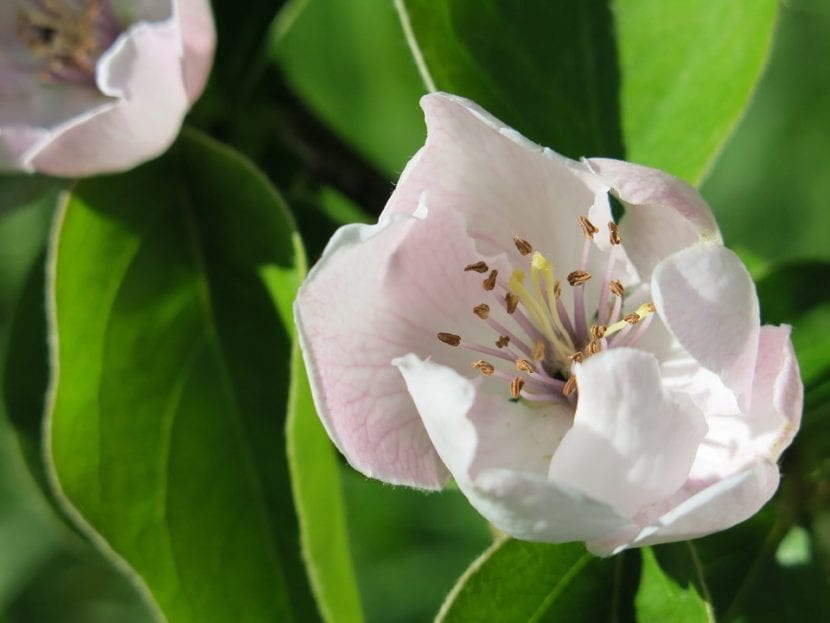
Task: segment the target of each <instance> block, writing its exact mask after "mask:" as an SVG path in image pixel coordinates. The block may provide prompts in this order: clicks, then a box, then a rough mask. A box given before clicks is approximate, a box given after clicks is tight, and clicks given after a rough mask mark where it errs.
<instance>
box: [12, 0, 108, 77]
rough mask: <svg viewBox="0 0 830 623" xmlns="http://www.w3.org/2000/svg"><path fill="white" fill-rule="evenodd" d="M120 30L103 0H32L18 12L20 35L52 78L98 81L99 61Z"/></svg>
mask: <svg viewBox="0 0 830 623" xmlns="http://www.w3.org/2000/svg"><path fill="white" fill-rule="evenodd" d="M119 31H120V28H119V26H118V23H117V21H116V19H115V16H114V15H113V13H112V10H111V9H110V7H109V4H108V3H107V2H105V1H102V0H80V2H78V3H73V2H66V1H62V0H31V2H30V3H29V8H28V9H27V10H22V11H20V12H19V13H18V15H17V25H16V33H17V36H18V38H19V39H20V41H22V42H23V44H24V45H25V46H26V48H28V50H29V52H30V53H31V55H32V57H33V58H34V59H35V62H36V67H37V72H38V74H39V75H40V77H41V78H42V79H44V80H45V81H48V82H77V83H86V84H94V82H95V65H96V63H97V62H98V59H99V58H100V57H101V55H102V54H103V53H104V51H105V50H106V49H107V48H109V47H110V45H112V42H113V41H114V40H115V38H116V37H117V36H118V33H119Z"/></svg>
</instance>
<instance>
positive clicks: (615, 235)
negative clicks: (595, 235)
mask: <svg viewBox="0 0 830 623" xmlns="http://www.w3.org/2000/svg"><path fill="white" fill-rule="evenodd" d="M608 234H609V236H608V238H609V240H610V241H611V244H622V240H621V239H620V233H619V232H618V231H617V224H616V223H615V222H614V221H608Z"/></svg>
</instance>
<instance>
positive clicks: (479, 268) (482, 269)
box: [464, 262, 490, 275]
mask: <svg viewBox="0 0 830 623" xmlns="http://www.w3.org/2000/svg"><path fill="white" fill-rule="evenodd" d="M471 270H472V271H475V272H477V273H481V274H482V275H483V274H484V273H486V272H487V271H488V270H490V267H489V266H487V264H486V263H485V262H476V263H475V264H467V265H466V266H465V267H464V272H469V271H471Z"/></svg>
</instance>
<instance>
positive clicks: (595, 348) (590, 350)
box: [583, 340, 602, 357]
mask: <svg viewBox="0 0 830 623" xmlns="http://www.w3.org/2000/svg"><path fill="white" fill-rule="evenodd" d="M601 350H602V342H600V341H599V340H591V341H590V342H588V345H587V346H586V347H585V349H584V350H583V352H584V353H585V357H591V356H592V355H596V354H597V353H598V352H599V351H601Z"/></svg>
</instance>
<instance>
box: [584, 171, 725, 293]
mask: <svg viewBox="0 0 830 623" xmlns="http://www.w3.org/2000/svg"><path fill="white" fill-rule="evenodd" d="M587 162H588V164H589V166H590V167H591V169H592V170H593V171H595V172H596V174H597V175H599V176H600V177H601V178H602V179H604V180H605V181H606V182H607V183H608V185H609V186H610V187H611V188H612V189H613V191H614V194H615V195H616V196H617V197H618V198H619V199H620V201H621V202H622V203H623V205H624V206H625V208H626V213H625V216H624V217H623V219H622V221H621V223H620V235H621V236H622V239H623V244H624V245H625V249H626V252H627V253H628V256H629V258H630V259H631V261H632V262H633V263H634V265H635V267H636V268H637V270H638V271H639V273H640V277H641V278H642V280H643V281H648V280H649V278H650V277H651V271H652V270H653V269H654V267H655V266H656V265H657V264H658V263H659V262H660V261H661V260H662V259H664V258H666V257H668V256H669V255H671V254H672V253H675V252H676V251H679V250H681V249H684V248H685V247H688V246H690V245H692V244H695V243H697V242H699V241H700V240H707V241H714V242H720V241H721V236H720V230H719V229H718V225H717V222H716V221H715V217H714V215H713V214H712V211H711V210H710V209H709V206H708V205H707V204H706V201H704V199H703V197H701V196H700V193H698V192H697V190H695V189H694V188H692V187H691V186H689V185H688V184H687V183H686V182H684V181H682V180H679V179H677V178H676V177H673V176H672V175H669V174H668V173H666V172H664V171H660V170H658V169H652V168H649V167H644V166H641V165H638V164H632V163H629V162H623V161H621V160H610V159H606V158H591V159H590V160H588V161H587Z"/></svg>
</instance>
